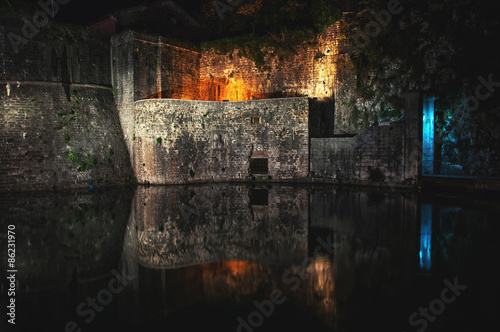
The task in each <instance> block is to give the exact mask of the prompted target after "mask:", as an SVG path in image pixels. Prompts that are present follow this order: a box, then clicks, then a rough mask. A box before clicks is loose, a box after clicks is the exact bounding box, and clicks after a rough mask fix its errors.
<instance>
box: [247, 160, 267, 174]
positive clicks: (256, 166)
mask: <svg viewBox="0 0 500 332" xmlns="http://www.w3.org/2000/svg"><path fill="white" fill-rule="evenodd" d="M250 171H251V172H252V174H268V173H269V167H268V159H267V158H252V159H251V160H250Z"/></svg>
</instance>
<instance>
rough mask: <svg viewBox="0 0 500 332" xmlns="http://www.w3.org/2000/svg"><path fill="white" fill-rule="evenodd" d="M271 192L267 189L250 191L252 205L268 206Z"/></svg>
mask: <svg viewBox="0 0 500 332" xmlns="http://www.w3.org/2000/svg"><path fill="white" fill-rule="evenodd" d="M268 202H269V191H268V190H267V189H252V190H250V205H268Z"/></svg>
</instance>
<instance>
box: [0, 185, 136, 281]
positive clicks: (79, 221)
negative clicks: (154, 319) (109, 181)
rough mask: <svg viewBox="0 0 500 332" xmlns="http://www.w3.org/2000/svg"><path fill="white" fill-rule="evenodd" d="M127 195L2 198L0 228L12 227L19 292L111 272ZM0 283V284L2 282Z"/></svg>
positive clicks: (124, 219)
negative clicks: (15, 237)
mask: <svg viewBox="0 0 500 332" xmlns="http://www.w3.org/2000/svg"><path fill="white" fill-rule="evenodd" d="M132 194H133V193H132V192H127V191H124V190H119V189H113V190H108V191H104V192H94V191H91V192H89V191H79V192H53V193H32V194H21V193H18V194H3V195H1V196H0V210H1V211H2V214H1V215H0V225H1V227H2V229H3V230H6V229H7V225H9V224H12V225H14V226H15V227H16V230H15V232H16V234H17V239H16V264H17V267H18V270H19V271H22V273H19V274H18V278H19V280H20V284H21V289H26V287H29V288H31V289H34V288H37V287H40V286H44V287H47V286H49V285H54V286H55V285H58V284H66V283H67V282H69V280H70V279H71V277H72V276H73V272H74V270H75V269H76V271H77V275H76V276H75V277H76V278H78V279H79V280H80V279H83V280H84V279H88V278H93V277H96V276H99V275H101V274H106V273H109V272H110V271H111V269H112V268H114V267H116V265H117V263H118V258H119V257H120V254H121V251H122V242H123V237H124V234H125V226H126V223H127V220H128V217H129V212H130V203H131V200H132ZM2 282H3V281H2Z"/></svg>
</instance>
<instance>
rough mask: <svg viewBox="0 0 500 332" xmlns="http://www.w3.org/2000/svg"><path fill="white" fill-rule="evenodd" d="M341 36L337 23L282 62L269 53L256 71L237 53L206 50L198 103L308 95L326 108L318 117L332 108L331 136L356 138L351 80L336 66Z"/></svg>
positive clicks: (342, 52)
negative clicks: (353, 135) (351, 136)
mask: <svg viewBox="0 0 500 332" xmlns="http://www.w3.org/2000/svg"><path fill="white" fill-rule="evenodd" d="M340 34H341V31H340V24H339V23H337V24H335V25H333V26H331V27H330V28H328V29H327V30H326V31H325V32H324V33H323V34H321V35H320V36H318V37H317V38H316V39H314V40H310V41H307V42H304V43H302V44H301V45H298V46H297V47H296V48H295V49H294V51H295V52H296V54H294V55H292V56H290V57H289V58H288V59H286V60H282V61H280V60H279V59H278V57H277V56H273V55H272V53H271V52H272V50H269V51H268V52H269V54H268V55H267V56H266V57H265V64H264V65H263V66H261V68H258V67H256V65H255V63H254V62H253V61H252V60H249V59H247V58H246V57H242V56H239V55H238V53H239V52H240V50H238V49H235V50H234V51H233V52H232V53H230V54H228V55H223V54H218V53H217V52H216V51H215V50H213V49H208V50H205V51H204V52H203V53H202V54H201V60H200V61H201V63H200V80H201V83H200V84H201V91H200V99H202V100H217V101H222V100H230V101H235V100H250V99H252V97H258V98H270V97H281V96H304V95H307V96H309V97H311V98H317V99H318V100H319V101H321V102H324V103H325V106H324V108H323V110H322V111H323V112H326V113H328V112H333V108H334V109H335V123H333V121H332V122H331V124H330V125H331V126H332V131H333V132H334V133H335V134H344V133H358V132H359V131H360V130H361V129H362V128H361V127H360V126H359V125H358V123H357V121H356V119H353V113H352V107H350V106H348V103H349V101H350V98H351V95H352V89H353V88H354V86H355V85H354V78H353V77H352V74H351V73H350V72H349V70H347V69H346V68H345V67H343V66H341V65H339V64H338V62H339V60H340V59H341V58H343V57H344V56H345V55H344V53H345V49H344V45H343V44H342V42H341V41H340V40H339V37H340ZM328 136H331V134H330V135H328Z"/></svg>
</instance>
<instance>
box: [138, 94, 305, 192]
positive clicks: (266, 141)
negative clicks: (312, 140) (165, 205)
mask: <svg viewBox="0 0 500 332" xmlns="http://www.w3.org/2000/svg"><path fill="white" fill-rule="evenodd" d="M134 113H135V121H136V131H135V136H134V138H133V144H134V161H133V163H134V165H135V166H134V167H135V170H136V175H137V179H138V180H139V182H151V183H157V184H162V183H186V182H192V181H198V182H199V181H229V180H245V179H249V178H250V177H251V173H250V160H251V158H267V159H268V161H269V164H268V165H269V166H268V168H269V173H268V175H265V178H266V179H267V178H268V176H269V177H270V178H271V179H273V180H295V179H301V178H305V177H306V176H307V173H308V163H309V151H308V150H309V142H308V139H309V136H308V100H307V98H282V99H269V100H254V101H244V102H207V101H185V100H166V99H163V100H160V99H156V100H141V101H137V102H136V103H135V110H134ZM254 119H258V121H259V122H260V123H258V124H257V123H252V122H253V121H255V120H254Z"/></svg>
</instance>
